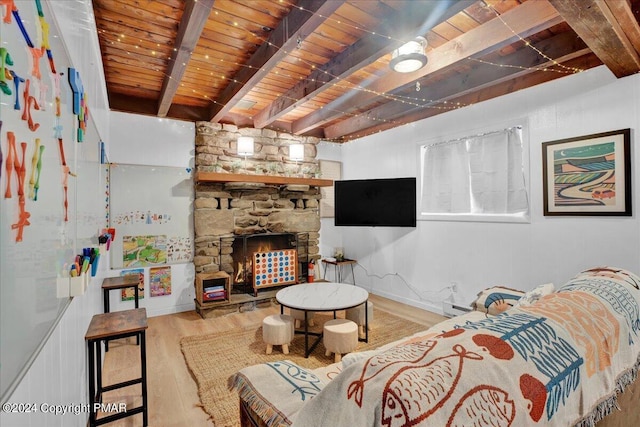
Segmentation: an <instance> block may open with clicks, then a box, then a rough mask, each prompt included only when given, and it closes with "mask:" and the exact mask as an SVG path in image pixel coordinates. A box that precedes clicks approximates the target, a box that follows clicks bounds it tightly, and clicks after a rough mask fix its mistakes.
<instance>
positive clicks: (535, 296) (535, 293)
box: [514, 283, 555, 307]
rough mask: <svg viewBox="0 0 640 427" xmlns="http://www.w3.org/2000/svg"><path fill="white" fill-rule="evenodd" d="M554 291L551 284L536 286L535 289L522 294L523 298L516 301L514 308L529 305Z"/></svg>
mask: <svg viewBox="0 0 640 427" xmlns="http://www.w3.org/2000/svg"><path fill="white" fill-rule="evenodd" d="M554 291H555V286H554V285H553V283H545V284H544V285H539V286H536V287H535V288H533V289H532V290H530V291H529V292H527V293H526V294H524V296H523V297H522V298H520V299H519V300H518V302H517V303H516V304H515V306H514V307H521V306H527V305H531V304H533V303H534V302H536V301H538V300H539V299H540V298H542V297H543V296H545V295H549V294H550V293H553V292H554Z"/></svg>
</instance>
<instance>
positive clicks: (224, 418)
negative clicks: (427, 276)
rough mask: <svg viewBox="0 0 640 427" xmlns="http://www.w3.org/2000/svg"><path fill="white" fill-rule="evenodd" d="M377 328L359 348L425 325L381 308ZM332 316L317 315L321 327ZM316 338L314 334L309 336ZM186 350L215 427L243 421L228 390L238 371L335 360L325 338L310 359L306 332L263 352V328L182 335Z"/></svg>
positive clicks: (229, 426)
mask: <svg viewBox="0 0 640 427" xmlns="http://www.w3.org/2000/svg"><path fill="white" fill-rule="evenodd" d="M373 317H374V321H373V322H372V328H373V330H372V331H370V332H369V342H368V343H365V342H360V343H359V344H358V351H363V350H369V349H373V348H376V347H379V346H381V345H384V344H387V343H389V342H392V341H395V340H397V339H400V338H402V337H404V336H407V335H411V334H413V333H416V332H419V331H422V330H425V329H427V327H426V326H424V325H420V324H417V323H413V322H410V321H408V320H405V319H402V318H399V317H397V316H393V315H391V314H389V313H387V312H385V311H382V310H375V308H374V316H373ZM330 318H332V316H330V315H325V314H321V313H316V316H315V322H316V327H315V328H311V329H312V330H314V329H315V330H318V329H319V328H321V326H319V325H322V324H323V323H324V321H326V320H329V319H330ZM311 338H313V339H315V337H310V339H311ZM180 347H181V349H182V354H183V355H184V359H185V361H186V363H187V366H188V367H189V369H190V370H191V373H192V374H193V377H194V378H195V380H196V383H197V384H198V395H199V396H200V402H201V404H202V407H203V409H204V410H205V411H206V412H207V413H208V414H209V415H210V416H211V418H212V419H213V421H214V423H215V426H216V427H236V426H239V425H240V421H239V414H238V410H239V409H238V395H237V394H236V393H234V392H231V391H229V390H228V388H227V379H228V378H229V376H231V375H232V374H234V373H235V372H237V371H239V370H240V369H242V368H244V367H246V366H249V365H254V364H258V363H265V362H272V361H277V360H283V359H286V360H291V361H292V362H295V363H297V364H298V365H300V366H302V367H305V368H311V369H314V368H319V367H322V366H326V365H329V364H331V363H333V355H332V356H330V357H327V356H325V354H324V353H325V348H324V346H323V345H322V342H320V344H318V346H317V347H316V348H315V350H314V351H313V353H312V354H311V355H309V358H305V357H304V335H297V334H296V336H295V338H294V340H293V341H292V343H291V345H290V346H289V354H282V352H281V351H280V346H276V347H275V348H274V350H273V353H272V354H270V355H267V354H265V350H266V346H265V344H264V343H263V341H262V327H261V326H260V327H257V328H255V327H254V328H252V329H250V330H242V329H241V330H233V331H228V332H223V333H215V334H210V335H194V336H189V337H184V338H182V340H181V341H180Z"/></svg>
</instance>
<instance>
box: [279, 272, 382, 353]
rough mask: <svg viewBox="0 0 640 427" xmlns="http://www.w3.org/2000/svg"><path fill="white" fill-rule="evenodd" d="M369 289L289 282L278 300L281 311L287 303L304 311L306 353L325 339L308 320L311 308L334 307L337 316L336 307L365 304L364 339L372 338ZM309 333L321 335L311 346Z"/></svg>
mask: <svg viewBox="0 0 640 427" xmlns="http://www.w3.org/2000/svg"><path fill="white" fill-rule="evenodd" d="M368 299H369V292H367V291H366V290H364V289H362V288H359V287H357V286H354V285H350V284H345V283H335V282H318V283H303V284H300V285H293V286H288V287H286V288H284V289H281V290H279V291H278V293H277V294H276V300H277V301H278V303H280V312H281V313H283V312H284V307H289V308H293V309H296V310H302V311H304V318H305V322H304V332H303V333H304V351H305V354H304V357H309V354H310V353H311V352H312V351H313V349H314V348H315V347H316V346H317V345H318V343H319V342H320V340H321V339H322V332H310V331H309V327H308V322H307V313H308V312H310V311H333V317H334V318H335V317H336V310H346V309H348V308H353V307H357V306H359V305H361V304H364V305H365V307H364V308H365V310H364V312H365V328H364V330H365V331H366V332H365V337H364V339H363V340H362V341H364V342H369V328H368V326H369V318H368V316H367V315H366V313H367V301H368ZM309 335H312V336H316V337H318V338H317V339H316V341H315V342H314V343H313V344H312V345H311V347H309Z"/></svg>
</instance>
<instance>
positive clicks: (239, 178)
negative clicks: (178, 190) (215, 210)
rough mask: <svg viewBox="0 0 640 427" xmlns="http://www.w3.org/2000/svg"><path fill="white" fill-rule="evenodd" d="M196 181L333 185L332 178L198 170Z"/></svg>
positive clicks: (313, 185)
mask: <svg viewBox="0 0 640 427" xmlns="http://www.w3.org/2000/svg"><path fill="white" fill-rule="evenodd" d="M196 182H260V183H263V184H275V185H292V184H293V185H310V186H312V187H331V186H332V185H333V180H331V179H318V178H299V177H295V176H275V175H245V174H239V173H218V172H196Z"/></svg>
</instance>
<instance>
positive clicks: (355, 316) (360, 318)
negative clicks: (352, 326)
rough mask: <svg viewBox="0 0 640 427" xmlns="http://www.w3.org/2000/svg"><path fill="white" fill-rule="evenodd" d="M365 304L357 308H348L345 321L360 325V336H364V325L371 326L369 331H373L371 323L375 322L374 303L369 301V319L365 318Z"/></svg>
mask: <svg viewBox="0 0 640 427" xmlns="http://www.w3.org/2000/svg"><path fill="white" fill-rule="evenodd" d="M364 306H365V305H364V304H362V305H359V306H357V307H353V308H348V309H347V310H346V311H345V315H344V317H345V319H349V320H351V321H354V322H356V324H357V325H358V329H359V331H360V335H364V334H365V331H364V325H365V324H368V325H369V330H371V321H373V303H372V302H371V301H367V317H366V318H365V316H364Z"/></svg>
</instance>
